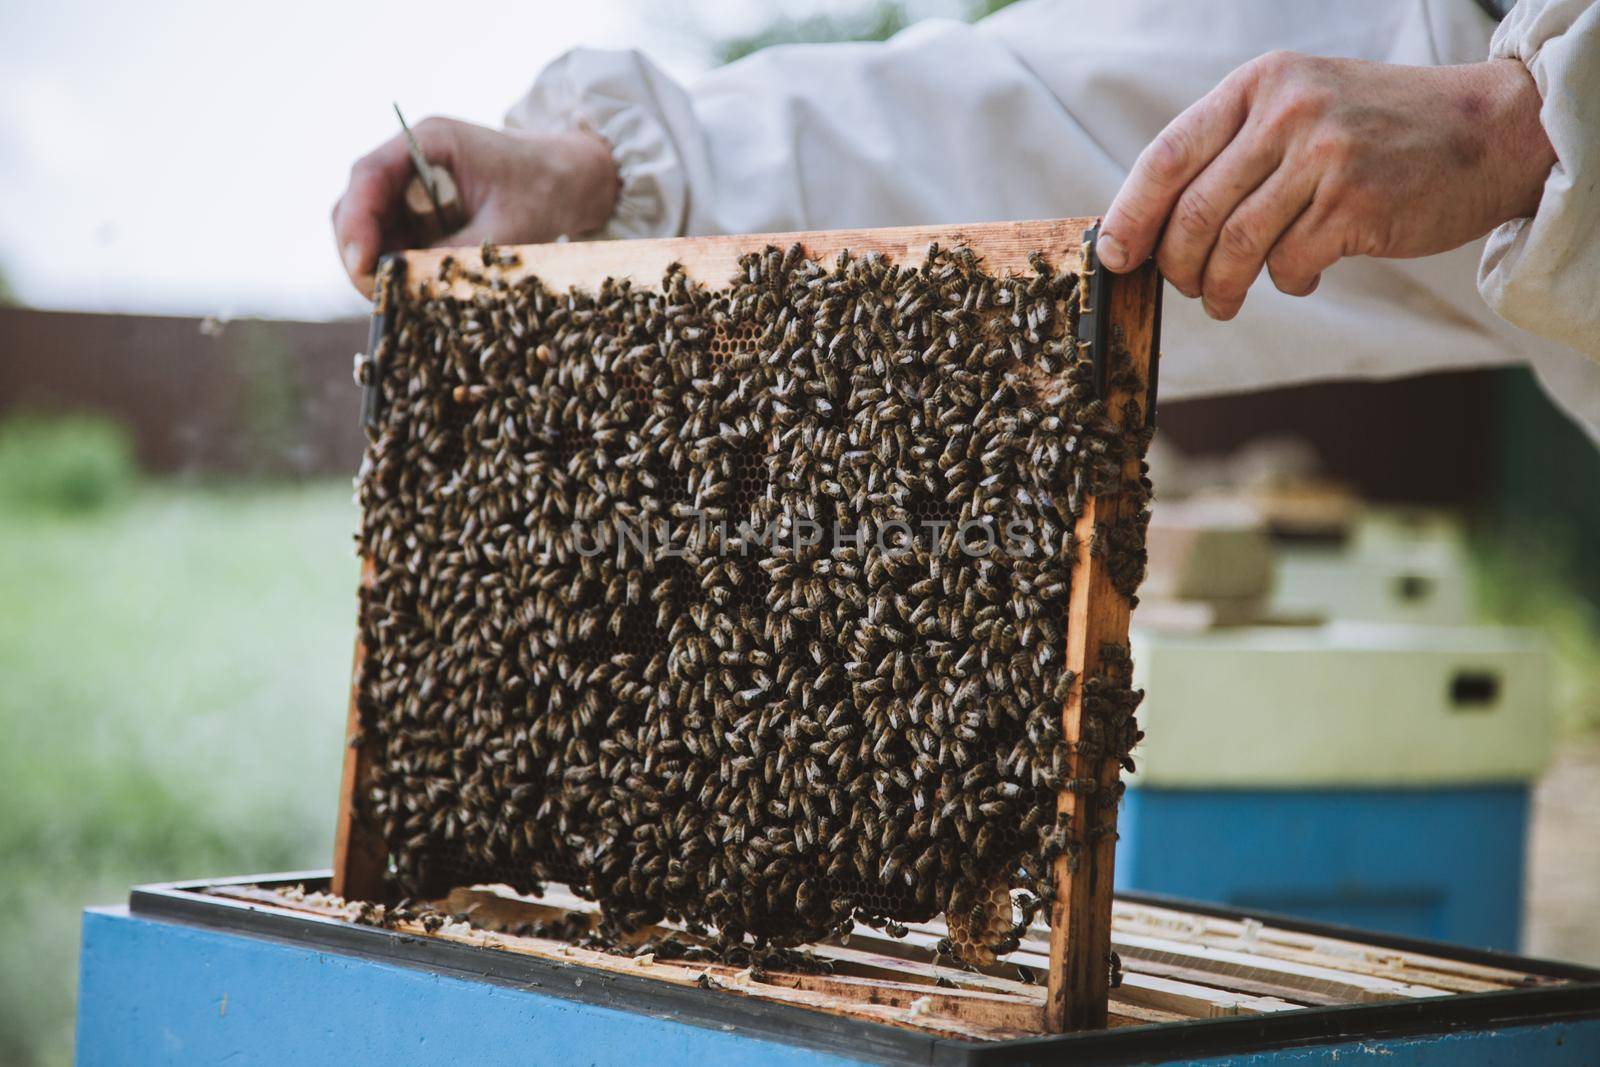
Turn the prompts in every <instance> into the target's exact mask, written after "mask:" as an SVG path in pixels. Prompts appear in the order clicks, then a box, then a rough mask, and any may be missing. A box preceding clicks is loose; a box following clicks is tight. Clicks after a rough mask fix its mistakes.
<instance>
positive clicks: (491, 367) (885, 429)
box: [358, 246, 1148, 959]
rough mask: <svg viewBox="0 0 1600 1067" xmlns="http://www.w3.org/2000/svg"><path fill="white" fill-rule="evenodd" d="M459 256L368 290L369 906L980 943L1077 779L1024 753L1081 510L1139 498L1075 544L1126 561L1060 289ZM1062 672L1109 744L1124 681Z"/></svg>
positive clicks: (966, 951) (1035, 878)
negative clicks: (380, 321)
mask: <svg viewBox="0 0 1600 1067" xmlns="http://www.w3.org/2000/svg"><path fill="white" fill-rule="evenodd" d="M494 262H495V259H494V257H493V255H492V253H490V252H486V254H485V257H484V264H485V268H486V273H485V274H476V273H473V272H470V271H468V270H467V268H466V267H465V266H464V265H462V264H460V263H457V262H447V263H446V264H445V267H444V268H443V270H442V271H441V277H440V279H438V282H439V283H440V284H438V285H437V286H435V285H434V284H433V283H432V282H431V281H428V280H423V281H422V282H421V284H420V286H419V287H418V289H419V291H418V293H415V294H413V295H410V296H401V297H398V298H396V299H394V300H392V301H391V305H392V306H391V307H390V315H391V322H390V326H389V328H388V332H387V334H386V337H385V339H384V340H383V342H382V344H381V345H380V347H379V351H378V353H377V366H378V368H379V369H381V372H382V373H381V378H380V380H379V382H378V383H377V386H376V387H377V388H379V389H381V408H380V409H379V413H378V418H377V422H376V426H375V428H374V429H373V431H372V442H371V446H370V448H369V450H368V454H367V457H366V460H365V462H364V464H363V471H362V474H361V476H360V478H359V481H358V487H359V498H360V503H361V506H362V512H363V514H362V526H361V532H360V535H359V539H360V544H361V549H362V552H363V554H364V555H365V557H366V558H367V560H368V561H369V564H370V570H369V580H368V582H367V584H366V585H365V587H364V589H363V592H362V606H361V634H362V639H363V643H364V647H365V656H364V659H363V661H362V666H361V670H360V674H359V678H358V687H359V688H358V699H359V707H360V713H361V721H362V734H361V736H360V738H359V741H358V743H359V744H361V745H363V746H365V747H366V749H367V753H368V756H369V760H370V766H371V768H372V771H371V779H370V783H369V785H370V789H369V790H368V792H367V794H366V796H365V798H364V799H365V802H366V804H367V813H368V815H369V816H370V817H371V818H372V819H373V820H375V822H376V824H377V825H379V826H381V828H382V832H383V835H384V837H385V840H386V842H387V846H388V849H389V853H390V859H391V863H392V867H393V875H392V877H393V878H394V880H395V881H396V882H397V888H398V889H399V890H400V891H401V892H404V893H407V894H411V895H418V896H420V895H424V894H426V893H429V892H439V891H442V890H443V889H446V888H448V887H449V886H451V885H455V884H463V883H471V882H504V883H508V884H510V885H512V886H514V887H517V888H519V889H523V890H528V891H537V889H538V888H539V886H540V884H541V883H543V882H545V881H559V882H564V883H567V884H568V885H570V886H571V887H572V888H573V889H574V891H576V892H578V893H580V894H583V895H585V896H587V897H590V898H592V899H595V900H597V901H599V902H600V904H601V905H602V908H603V914H604V917H605V923H606V926H607V928H608V929H610V930H613V931H627V930H632V929H637V928H638V927H640V926H642V925H646V924H649V923H652V922H657V921H659V920H661V919H663V918H669V919H673V920H676V921H681V922H684V923H686V924H687V925H688V927H689V928H690V929H691V930H693V931H696V932H703V931H705V930H708V929H709V930H712V931H714V932H715V933H716V935H717V936H719V937H720V938H722V940H723V943H724V944H725V945H729V946H733V945H737V944H739V943H741V942H743V941H744V940H745V938H746V937H747V936H748V937H749V938H752V939H753V940H754V942H755V944H756V945H757V946H762V945H767V946H783V945H796V944H800V943H803V942H805V941H810V940H815V939H818V938H821V937H824V936H827V935H828V934H830V933H836V932H840V931H842V930H845V929H847V928H848V927H849V925H850V924H851V923H852V922H853V921H856V920H861V921H865V922H869V923H872V924H874V925H886V926H887V927H888V928H889V930H890V931H891V932H895V931H897V930H898V928H899V923H902V922H906V921H912V920H922V919H926V918H930V917H932V916H934V915H936V914H938V913H941V912H943V913H945V914H946V916H947V917H948V919H949V922H950V926H951V930H952V935H953V941H954V944H953V945H952V946H951V948H950V951H952V952H953V953H955V954H957V955H960V956H963V957H965V958H969V959H976V958H982V959H987V958H991V957H992V955H993V954H995V953H1001V952H1004V951H1008V950H1009V949H1011V948H1014V947H1015V945H1016V938H1017V936H1018V934H1019V933H1020V926H1019V925H1018V924H1017V923H1016V922H1015V920H1016V919H1017V918H1018V917H1019V915H1020V918H1021V920H1022V922H1024V923H1025V922H1026V921H1028V920H1029V919H1030V918H1031V917H1032V914H1033V913H1034V911H1035V910H1036V909H1038V908H1039V907H1041V906H1042V905H1044V904H1045V903H1047V902H1048V901H1049V899H1050V897H1051V895H1052V864H1053V862H1054V861H1055V859H1056V858H1057V857H1058V856H1059V855H1061V854H1062V852H1063V851H1064V850H1066V849H1067V847H1068V844H1067V841H1066V837H1065V832H1064V828H1063V827H1062V826H1060V825H1058V821H1057V799H1058V795H1059V793H1060V791H1061V790H1062V789H1063V788H1069V789H1070V788H1074V787H1076V786H1083V787H1084V788H1089V787H1092V786H1093V784H1094V783H1093V780H1092V779H1088V780H1085V781H1086V782H1087V785H1084V783H1075V782H1073V781H1071V780H1070V772H1069V769H1068V766H1069V756H1070V753H1069V751H1068V746H1067V745H1066V743H1065V742H1064V741H1063V739H1062V733H1061V720H1062V706H1063V701H1064V699H1065V697H1066V695H1067V692H1068V689H1069V688H1070V686H1071V685H1072V684H1073V682H1074V679H1073V678H1072V677H1071V675H1070V673H1069V672H1067V671H1066V670H1065V668H1064V665H1063V658H1064V654H1065V650H1066V643H1067V642H1066V634H1065V632H1064V630H1065V625H1066V619H1067V614H1068V610H1067V606H1068V594H1069V580H1070V572H1071V565H1072V560H1073V558H1074V555H1075V552H1076V543H1075V540H1074V532H1073V527H1074V522H1075V520H1076V519H1077V517H1078V516H1079V514H1080V513H1081V511H1082V508H1083V504H1084V500H1085V498H1086V496H1087V495H1088V494H1089V493H1091V492H1106V491H1122V492H1128V493H1132V494H1134V495H1135V496H1136V497H1137V500H1138V502H1139V503H1140V506H1139V507H1135V508H1133V509H1131V511H1132V513H1133V514H1134V519H1133V520H1132V521H1131V523H1130V524H1128V525H1127V527H1126V528H1124V529H1121V530H1118V531H1105V536H1104V538H1103V540H1104V542H1105V545H1106V546H1107V548H1106V550H1107V551H1115V552H1117V553H1118V554H1119V557H1120V560H1121V562H1120V563H1119V566H1120V567H1121V570H1122V571H1123V572H1124V574H1125V576H1126V575H1127V574H1128V573H1129V572H1132V571H1138V572H1142V543H1143V527H1142V519H1141V518H1140V516H1142V515H1143V509H1142V503H1143V501H1144V500H1146V499H1147V498H1148V482H1147V481H1145V480H1144V479H1142V478H1140V477H1130V476H1129V474H1128V470H1129V469H1130V466H1131V468H1132V469H1133V470H1138V469H1139V467H1138V464H1137V463H1134V462H1133V459H1134V457H1135V456H1136V455H1140V456H1142V454H1143V449H1144V446H1145V444H1146V443H1147V440H1148V438H1147V436H1146V434H1145V431H1144V430H1143V429H1142V427H1143V423H1144V420H1143V417H1142V414H1141V413H1140V412H1139V411H1138V410H1137V407H1136V406H1132V407H1131V410H1129V411H1126V412H1124V413H1123V416H1122V417H1121V418H1119V419H1115V420H1114V419H1112V418H1110V417H1109V416H1108V413H1107V410H1106V407H1105V405H1104V403H1103V402H1102V401H1101V400H1100V399H1099V398H1098V397H1097V396H1096V395H1095V388H1094V384H1093V372H1092V369H1091V367H1090V364H1089V363H1088V362H1087V361H1086V360H1084V359H1082V358H1080V353H1079V352H1078V349H1077V347H1076V345H1075V344H1074V342H1073V340H1072V336H1073V325H1074V322H1075V318H1076V313H1077V312H1076V309H1077V305H1078V301H1079V299H1080V295H1079V286H1078V285H1077V278H1076V275H1074V274H1072V273H1068V272H1057V271H1054V270H1052V269H1051V268H1050V267H1049V266H1048V265H1047V264H1046V263H1045V262H1044V261H1043V260H1042V259H1040V258H1039V257H1034V259H1033V273H1032V274H1028V275H1022V276H1004V277H1001V276H996V275H994V274H990V273H987V272H985V270H984V269H983V265H982V263H981V261H980V260H979V259H978V257H977V256H975V255H974V254H973V253H972V252H971V251H970V250H968V249H965V248H956V249H946V250H942V249H938V248H937V247H935V248H933V249H931V250H930V251H929V254H928V256H927V258H926V260H925V261H924V262H922V263H921V264H920V265H896V264H894V263H891V262H889V261H887V260H886V259H884V258H883V257H881V256H877V255H866V256H861V257H852V256H850V255H848V254H844V255H841V256H839V258H838V260H837V261H836V262H833V263H831V264H830V265H824V264H821V263H817V262H814V261H812V260H810V259H808V258H807V257H806V256H805V254H804V253H803V251H802V249H801V248H800V247H799V246H796V247H794V248H791V249H789V250H788V251H787V252H784V251H781V250H778V249H775V248H768V249H766V250H765V251H764V252H761V253H754V254H751V255H748V256H746V257H744V259H743V260H741V265H740V273H739V274H738V275H737V276H736V277H735V278H734V279H733V280H732V281H731V283H730V284H728V285H727V286H726V287H724V288H721V289H712V288H707V287H704V286H701V285H698V284H696V283H694V282H692V281H691V280H690V279H689V278H688V277H686V276H685V275H684V274H683V273H682V271H680V270H677V269H675V268H674V269H672V270H669V271H668V273H667V274H666V276H665V277H664V278H663V280H662V283H661V285H660V287H659V288H648V287H643V286H635V285H632V284H630V283H627V282H619V281H614V280H607V281H606V282H604V283H603V284H601V285H600V286H599V287H598V289H597V290H595V291H592V292H583V291H577V290H573V291H569V292H552V291H549V290H547V289H546V288H544V287H543V286H542V285H541V284H540V282H539V281H538V280H537V279H536V278H531V277H530V278H525V279H522V280H518V281H514V282H512V281H507V280H505V278H504V277H502V276H500V275H498V274H497V273H495V272H492V271H489V270H488V268H489V267H490V266H491V265H492V264H493V263H494ZM463 277H465V278H466V279H467V280H469V281H471V282H473V283H474V284H473V285H472V287H471V295H470V296H459V295H452V294H454V293H458V292H459V291H460V290H459V288H458V286H457V283H459V282H460V281H461V280H462V279H463ZM817 530H820V531H821V532H822V535H821V536H816V535H815V532H816V531H817ZM804 533H810V534H811V536H802V534H804ZM1101 540H1102V536H1101V532H1098V531H1097V533H1096V542H1097V550H1099V547H1098V545H1099V542H1100V541H1101ZM1126 580H1127V578H1126V577H1125V578H1124V581H1126ZM1131 580H1132V581H1133V582H1135V583H1136V582H1137V574H1133V576H1132V578H1131ZM1119 584H1123V583H1122V582H1119ZM1129 591H1130V592H1131V588H1130V590H1129ZM1086 681H1087V682H1092V683H1093V687H1094V692H1093V693H1092V694H1091V693H1089V691H1088V690H1087V689H1086V691H1085V692H1086V697H1092V699H1089V700H1086V706H1088V707H1089V710H1090V711H1091V712H1092V714H1093V715H1094V716H1095V717H1096V719H1097V722H1098V725H1097V726H1096V728H1095V729H1094V730H1093V731H1091V733H1090V735H1088V736H1086V740H1085V741H1084V742H1083V743H1084V744H1092V745H1094V746H1096V747H1095V752H1094V754H1095V755H1101V756H1104V757H1105V758H1112V759H1123V760H1125V759H1126V756H1127V752H1128V749H1129V748H1130V747H1131V746H1132V744H1133V742H1134V740H1136V739H1137V736H1138V734H1137V730H1136V728H1135V727H1134V726H1133V718H1132V712H1133V707H1134V705H1135V704H1136V703H1137V695H1136V694H1134V693H1133V692H1132V690H1131V688H1129V682H1128V678H1127V677H1126V672H1123V671H1113V672H1111V673H1108V675H1107V676H1106V677H1104V678H1096V679H1090V680H1086ZM1106 799H1108V800H1109V802H1111V803H1114V802H1115V799H1114V798H1106Z"/></svg>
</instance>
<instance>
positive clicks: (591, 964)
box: [210, 886, 1037, 1041]
mask: <svg viewBox="0 0 1600 1067" xmlns="http://www.w3.org/2000/svg"><path fill="white" fill-rule="evenodd" d="M210 895H213V896H216V897H220V898H224V899H228V898H231V899H234V900H238V901H242V902H248V905H249V906H251V907H264V908H268V909H271V910H275V911H283V912H288V913H292V914H296V915H309V916H311V917H313V918H317V919H321V920H324V921H328V922H347V921H349V915H348V911H349V908H348V907H345V908H341V907H338V906H336V905H332V904H328V903H322V904H316V903H313V902H311V901H309V900H300V901H293V900H289V899H287V898H284V897H282V896H280V895H279V894H277V893H275V892H273V891H271V890H263V889H259V888H256V887H252V886H237V887H236V886H229V887H225V888H224V887H219V888H217V889H215V890H212V891H211V894H210ZM391 929H394V930H396V931H398V932H400V933H404V934H407V935H410V936H413V937H431V938H435V939H438V940H442V941H450V942H454V943H456V944H462V945H471V946H473V947H477V948H485V949H497V950H500V951H504V952H511V953H515V954H517V955H525V956H534V957H538V958H540V959H545V960H550V961H552V962H558V963H567V964H576V965H579V966H583V967H588V968H591V969H593V970H599V971H604V972H607V973H611V974H623V975H633V976H638V977H647V978H652V979H655V980H657V981H662V982H666V983H668V984H670V985H678V986H706V987H707V988H714V989H721V990H724V991H726V992H729V993H733V994H738V995H742V996H749V997H754V998H756V999H762V1000H773V1001H779V1002H782V1003H788V1004H796V1005H800V1006H802V1007H807V1008H812V1009H814V1010H817V1011H823V1012H827V1013H829V1014H833V1015H841V1016H844V1017H847V1018H853V1019H864V1020H867V1021H871V1022H878V1023H887V1024H889V1025H891V1026H898V1027H902V1028H906V1029H913V1030H923V1031H926V1032H929V1033H935V1034H941V1035H944V1036H948V1037H959V1038H964V1039H967V1040H985V1041H994V1040H1001V1039H1005V1038H1011V1037H1023V1036H1027V1035H1028V1034H1030V1033H1033V1032H1034V1031H1032V1030H1031V1029H1029V1030H1024V1029H1018V1028H1016V1027H1014V1026H1011V1025H1008V1024H1007V1021H1008V1020H1020V1019H1021V1018H1022V1017H1023V1015H1024V1013H1025V1012H1026V1011H1027V1010H1028V1006H1026V1005H1024V1004H1021V1003H1018V1000H1017V998H1014V997H1010V998H1008V997H1003V996H1002V997H999V998H996V997H995V996H994V995H993V994H983V993H978V994H971V995H970V996H969V998H968V1001H967V1002H965V1003H962V1004H961V1005H960V1006H959V1007H958V1008H956V1009H954V1010H956V1011H958V1013H959V1014H963V1015H966V1016H968V1018H957V1017H950V1016H947V1015H945V1014H942V1013H941V1012H942V1010H943V1009H945V1008H946V1007H948V1006H949V1005H950V1004H951V1003H952V1001H956V1000H960V999H961V998H960V995H959V991H956V993H957V995H956V996H951V995H950V994H951V993H952V991H951V990H930V991H928V992H927V993H926V994H925V995H924V997H923V998H920V999H922V1003H920V1004H919V1003H917V1000H918V999H919V998H918V997H911V998H906V997H905V996H904V995H903V994H904V991H900V992H899V993H896V994H884V995H881V996H879V997H878V999H877V1000H876V1001H869V1000H865V999H862V997H861V994H860V993H859V992H855V991H852V992H851V994H850V995H841V994H840V992H838V991H837V990H840V989H843V986H839V987H836V988H835V990H834V991H830V990H829V989H826V988H811V987H807V986H806V984H805V983H804V982H801V983H798V984H796V985H794V986H789V985H784V984H773V983H767V982H763V981H759V980H757V979H756V977H755V975H754V974H753V973H752V972H751V971H750V970H749V969H744V970H741V969H739V968H735V967H730V966H727V965H724V964H715V963H711V964H708V963H691V962H687V961H684V962H677V961H657V960H654V959H649V958H640V957H628V956H619V955H613V954H611V953H607V952H601V951H598V950H595V949H587V948H583V947H580V946H577V945H571V944H568V943H566V942H564V941H553V940H550V939H547V938H538V937H525V936H517V935H512V934H504V933H496V932H494V931H488V930H478V929H471V930H466V931H463V930H462V929H460V928H459V927H458V926H457V925H456V924H447V925H446V926H444V927H441V928H440V929H438V930H434V931H432V932H430V931H428V929H427V928H426V927H425V926H424V925H423V924H422V923H421V922H420V921H417V920H412V919H404V920H400V921H398V922H396V923H394V924H393V926H392V927H391ZM796 977H800V978H805V977H807V976H796ZM935 994H943V995H935ZM897 997H898V998H899V999H902V1000H904V1001H905V1003H904V1005H903V1006H902V1005H900V1004H897V1003H893V1002H892V1001H894V1000H895V999H896V998H897ZM973 998H975V999H973ZM975 1003H977V1004H982V1005H987V1007H975V1006H974V1004H975ZM1035 1010H1037V1009H1035ZM984 1018H988V1019H992V1020H995V1021H994V1022H992V1023H985V1022H982V1021H977V1020H980V1019H984Z"/></svg>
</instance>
